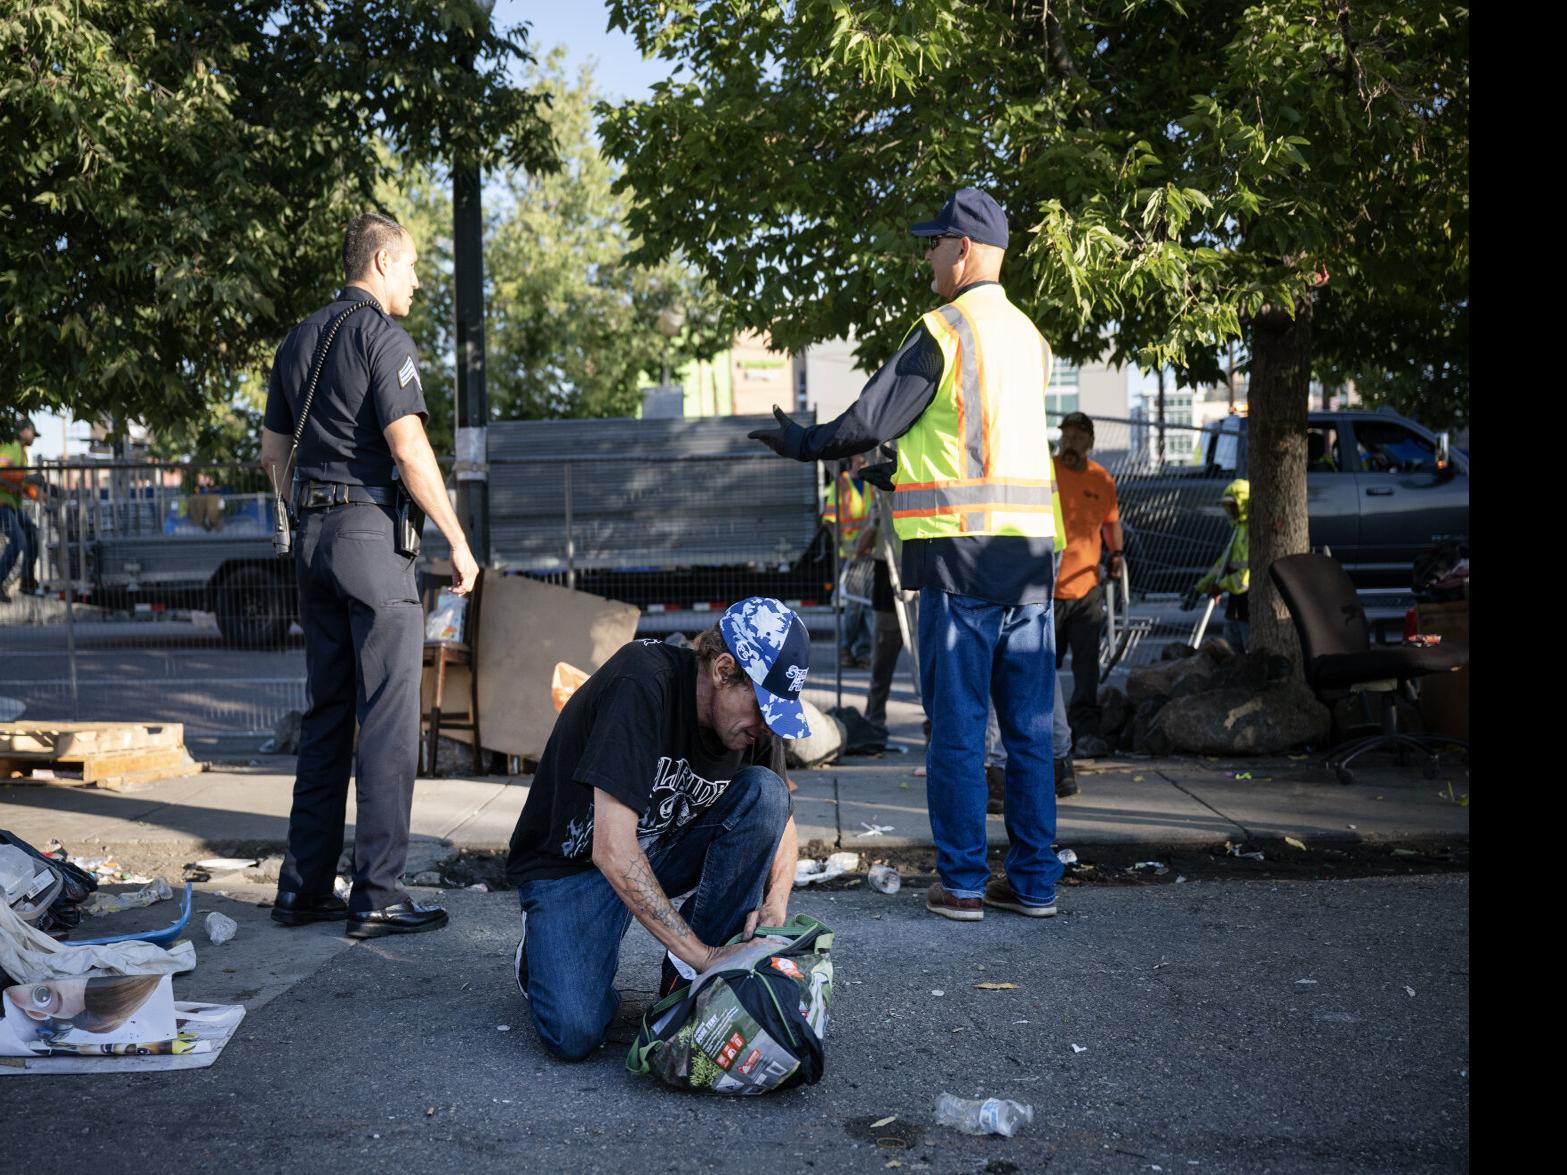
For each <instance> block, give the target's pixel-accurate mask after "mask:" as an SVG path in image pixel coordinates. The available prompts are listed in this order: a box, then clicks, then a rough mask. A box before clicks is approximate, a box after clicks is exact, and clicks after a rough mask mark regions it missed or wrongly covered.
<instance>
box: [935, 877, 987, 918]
mask: <svg viewBox="0 0 1567 1175" xmlns="http://www.w3.org/2000/svg"><path fill="white" fill-rule="evenodd" d="M925 908H926V909H927V910H929V911H930V912H931V913H932V914H940V915H941V916H942V917H943V918H951V919H952V920H953V921H954V922H978V921H980V920H981V919H983V918H984V917H985V905H984V903H983V902H981V901H980V900H979V899H978V898H955V897H953V896H952V895H951V894H949V893H948V892H947V890H946V887H945V886H944V885H942V884H941V882H939V881H938V882H936V883H935V884H934V885H932V886H931V887H930V888H929V889H928V890H926V891H925Z"/></svg>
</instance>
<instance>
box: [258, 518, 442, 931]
mask: <svg viewBox="0 0 1567 1175" xmlns="http://www.w3.org/2000/svg"><path fill="white" fill-rule="evenodd" d="M294 543H295V551H294V560H295V563H294V566H295V570H296V571H297V573H298V579H299V622H300V626H301V627H302V628H304V630H305V669H306V672H307V674H308V675H309V678H308V682H307V686H306V691H307V693H306V705H305V717H304V721H303V723H302V725H301V728H300V735H299V774H298V777H297V778H296V779H295V781H294V807H293V811H292V812H291V813H290V814H289V818H288V855H287V856H286V857H285V858H284V860H283V869H282V872H281V874H280V876H279V878H278V889H279V890H282V891H288V892H294V893H302V894H307V895H313V894H324V893H327V892H330V890H331V888H332V881H333V877H334V875H335V873H336V869H337V859H338V857H339V856H340V855H341V854H342V851H343V820H344V815H345V810H346V807H347V804H348V777H349V774H350V770H351V769H352V773H353V776H354V778H355V780H356V781H357V784H358V787H357V791H356V793H355V800H356V803H357V805H358V807H357V811H356V815H355V817H354V890H353V896H352V897H351V898H350V899H349V908H350V910H351V911H352V912H354V913H364V912H365V911H368V910H377V909H380V908H382V907H384V906H389V905H392V904H393V903H396V902H401V901H405V900H407V893H406V891H404V890H403V888H402V885H401V878H402V873H403V865H404V862H405V860H406V858H407V856H408V819H409V814H410V812H411V810H412V808H413V789H414V775H415V772H416V770H417V768H418V758H419V675H420V657H421V651H422V649H423V644H424V631H423V627H424V626H423V613H422V611H421V610H420V607H419V600H418V591H417V588H416V586H415V578H414V567H413V563H414V561H413V560H412V559H411V558H408V557H406V556H403V555H399V554H397V552H396V551H395V550H394V549H393V546H392V511H391V509H390V508H389V507H384V506H370V505H359V504H354V505H348V506H332V507H327V508H325V509H315V510H305V511H303V512H302V513H301V515H300V523H299V532H298V534H296V535H295V537H294ZM356 718H357V719H358V723H359V753H358V762H357V764H355V762H354V722H355V719H356Z"/></svg>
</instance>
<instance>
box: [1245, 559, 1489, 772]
mask: <svg viewBox="0 0 1567 1175" xmlns="http://www.w3.org/2000/svg"><path fill="white" fill-rule="evenodd" d="M1268 573H1269V575H1270V576H1271V577H1272V579H1273V585H1274V586H1275V587H1276V588H1278V590H1279V595H1280V596H1281V597H1283V600H1284V606H1285V607H1286V608H1288V609H1289V614H1290V619H1291V620H1293V621H1294V622H1295V632H1296V633H1297V634H1298V635H1299V637H1300V651H1301V659H1302V668H1303V669H1304V670H1305V675H1306V684H1307V685H1309V686H1310V687H1311V689H1312V691H1313V692H1314V693H1315V694H1316V695H1317V697H1318V698H1319V699H1321V701H1322V703H1323V704H1324V705H1326V706H1327V707H1328V708H1329V709H1330V710H1331V709H1333V708H1334V703H1335V702H1338V701H1341V700H1342V699H1344V698H1345V697H1349V696H1352V695H1359V696H1360V700H1361V701H1362V703H1365V702H1366V700H1367V699H1366V697H1365V695H1367V694H1373V693H1382V694H1393V695H1394V697H1391V698H1388V699H1386V704H1385V705H1384V707H1383V710H1382V723H1381V731H1380V732H1379V733H1377V734H1374V735H1372V736H1370V737H1369V738H1358V739H1354V740H1351V741H1349V742H1344V743H1341V744H1340V745H1338V746H1336V747H1334V748H1333V750H1332V751H1331V752H1330V753H1329V754H1328V758H1327V765H1328V766H1329V767H1332V768H1333V770H1334V772H1335V773H1336V774H1337V776H1338V779H1339V782H1340V783H1353V782H1354V780H1355V777H1354V773H1353V772H1352V771H1351V770H1350V764H1351V763H1352V762H1353V761H1354V760H1356V759H1358V758H1360V756H1362V755H1364V754H1365V753H1366V752H1367V751H1374V750H1392V751H1395V752H1397V754H1398V757H1399V761H1400V762H1403V761H1404V758H1405V755H1406V754H1407V753H1408V752H1410V751H1414V752H1416V753H1418V754H1420V755H1422V756H1424V757H1425V760H1426V761H1425V764H1424V774H1425V775H1426V777H1427V778H1428V779H1434V778H1436V773H1437V768H1438V766H1439V763H1440V760H1439V758H1438V755H1437V752H1438V750H1439V749H1441V748H1443V747H1451V746H1457V747H1461V748H1462V749H1463V752H1464V754H1465V756H1466V757H1467V756H1468V754H1469V743H1468V742H1467V741H1466V740H1464V739H1459V738H1449V737H1447V736H1445V735H1427V734H1408V733H1405V732H1403V731H1401V730H1400V729H1399V728H1398V705H1397V698H1398V697H1400V696H1402V697H1405V698H1407V699H1409V700H1411V701H1412V700H1414V698H1415V697H1416V696H1418V695H1417V692H1416V682H1417V680H1418V679H1419V678H1421V677H1424V676H1425V675H1426V674H1429V673H1450V672H1452V671H1454V670H1458V669H1462V668H1463V667H1464V666H1465V665H1467V664H1468V663H1469V646H1468V645H1467V644H1466V643H1465V642H1463V641H1450V640H1444V641H1443V642H1442V643H1441V644H1440V645H1436V646H1434V647H1431V648H1415V647H1412V646H1408V645H1390V646H1386V647H1377V646H1373V645H1372V643H1371V628H1370V625H1369V624H1368V623H1367V621H1366V611H1365V608H1364V607H1362V606H1361V603H1360V598H1359V596H1357V595H1356V594H1355V585H1354V584H1352V583H1351V582H1350V579H1349V575H1348V574H1347V573H1346V572H1345V571H1344V568H1343V567H1342V566H1340V565H1339V563H1338V561H1337V560H1335V559H1333V558H1331V557H1330V556H1327V555H1318V554H1309V555H1288V556H1285V557H1284V558H1283V559H1279V560H1277V561H1275V562H1274V563H1273V565H1272V566H1271V567H1270V568H1269V569H1268ZM1369 709H1370V708H1369V706H1367V711H1368V716H1369Z"/></svg>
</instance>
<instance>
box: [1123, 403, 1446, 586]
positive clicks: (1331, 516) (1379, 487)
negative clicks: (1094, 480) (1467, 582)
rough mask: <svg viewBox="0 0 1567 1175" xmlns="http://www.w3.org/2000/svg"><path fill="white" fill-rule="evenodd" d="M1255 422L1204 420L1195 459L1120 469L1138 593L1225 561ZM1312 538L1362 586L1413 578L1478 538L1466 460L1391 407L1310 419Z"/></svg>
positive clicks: (1184, 581) (1189, 578) (1190, 578)
mask: <svg viewBox="0 0 1567 1175" xmlns="http://www.w3.org/2000/svg"><path fill="white" fill-rule="evenodd" d="M1246 426H1247V418H1246V417H1245V416H1230V417H1226V418H1225V419H1223V420H1220V421H1215V422H1213V423H1211V424H1209V425H1207V426H1206V427H1205V428H1204V429H1203V431H1202V433H1201V435H1200V437H1199V443H1198V448H1197V450H1196V452H1195V454H1194V458H1195V459H1194V461H1193V462H1192V463H1191V464H1190V465H1185V466H1171V465H1166V466H1165V467H1164V468H1162V469H1159V470H1155V471H1149V472H1141V471H1139V470H1138V469H1137V468H1136V467H1132V468H1131V469H1129V470H1127V471H1125V472H1121V473H1119V474H1118V476H1117V496H1118V498H1119V500H1120V504H1121V519H1122V525H1123V526H1124V527H1125V530H1126V543H1127V550H1128V555H1129V557H1130V559H1131V561H1132V564H1133V566H1134V567H1136V568H1137V580H1138V583H1137V587H1138V588H1139V590H1141V591H1169V592H1176V591H1185V590H1186V589H1187V588H1189V587H1190V586H1191V585H1192V583H1193V582H1194V581H1195V580H1196V579H1197V578H1198V577H1199V576H1200V575H1201V574H1202V573H1203V572H1204V571H1206V570H1207V569H1208V568H1209V567H1210V566H1212V564H1213V562H1214V560H1215V559H1216V558H1218V556H1219V553H1220V551H1221V550H1222V549H1223V546H1224V542H1225V540H1226V538H1227V537H1228V533H1229V527H1228V524H1227V523H1226V522H1225V519H1224V516H1223V512H1222V510H1221V508H1220V506H1219V494H1220V492H1221V491H1222V489H1223V487H1224V486H1225V485H1226V484H1227V483H1228V482H1229V481H1230V480H1232V479H1233V478H1235V477H1244V476H1246V474H1247V470H1248V458H1249V449H1248V445H1247V427H1246ZM1306 427H1307V438H1306V439H1307V446H1308V448H1307V470H1306V510H1307V520H1308V523H1309V527H1310V543H1311V546H1312V547H1313V548H1314V549H1318V550H1321V549H1324V548H1326V549H1327V550H1329V551H1331V553H1332V555H1333V557H1334V558H1335V559H1337V560H1338V561H1339V562H1340V563H1342V564H1343V565H1344V567H1345V568H1346V570H1348V572H1349V574H1350V578H1351V579H1352V580H1354V582H1355V584H1356V586H1358V587H1362V588H1377V587H1402V588H1406V589H1407V588H1408V587H1409V585H1410V575H1411V570H1410V569H1411V565H1412V564H1413V562H1414V560H1415V559H1416V558H1417V557H1418V556H1420V555H1422V554H1424V553H1425V552H1426V551H1428V550H1430V549H1431V548H1432V547H1435V546H1437V545H1438V544H1440V543H1443V542H1448V541H1452V540H1457V541H1460V542H1468V540H1469V458H1468V455H1467V454H1465V453H1462V452H1460V451H1457V450H1455V449H1453V448H1452V447H1451V446H1450V445H1449V443H1448V438H1447V435H1446V434H1445V433H1444V434H1438V433H1434V432H1432V431H1431V430H1429V429H1427V428H1425V427H1424V426H1422V425H1420V424H1417V423H1416V422H1415V421H1413V420H1409V419H1407V418H1405V417H1402V416H1399V415H1397V414H1396V413H1393V412H1389V411H1376V412H1370V411H1367V412H1361V411H1348V412H1313V413H1311V414H1310V415H1309V417H1308V419H1307V425H1306Z"/></svg>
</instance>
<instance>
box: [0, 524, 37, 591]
mask: <svg viewBox="0 0 1567 1175" xmlns="http://www.w3.org/2000/svg"><path fill="white" fill-rule="evenodd" d="M0 539H3V540H4V544H5V545H4V546H3V547H0V585H3V584H4V583H5V580H6V576H8V575H10V574H11V568H13V567H15V566H16V564H17V563H18V561H20V562H21V564H22V578H23V579H24V580H30V579H32V578H33V569H34V564H35V563H36V561H37V559H38V545H37V543H38V540H37V534H36V532H35V531H34V530H33V524H32V522H31V520H30V519H27V518H24V517H23V516H22V512H21V510H19V509H18V508H17V507H15V506H0Z"/></svg>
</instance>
